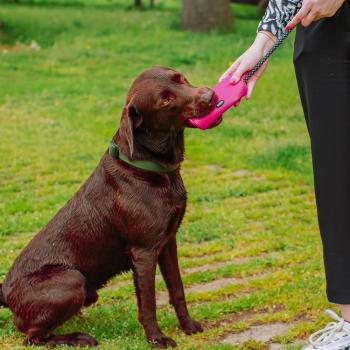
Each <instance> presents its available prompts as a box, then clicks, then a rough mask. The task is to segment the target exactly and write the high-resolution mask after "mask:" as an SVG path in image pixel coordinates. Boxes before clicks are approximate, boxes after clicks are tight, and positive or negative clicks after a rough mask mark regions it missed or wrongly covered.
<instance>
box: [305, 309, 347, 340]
mask: <svg viewBox="0 0 350 350" xmlns="http://www.w3.org/2000/svg"><path fill="white" fill-rule="evenodd" d="M325 313H326V314H327V315H328V316H329V317H331V318H333V320H334V321H333V322H330V323H328V324H327V326H326V327H324V328H323V329H320V330H319V331H317V332H315V333H313V334H312V335H311V336H310V337H309V343H310V344H311V345H312V346H314V347H317V346H322V345H325V344H327V343H328V342H330V341H331V340H332V339H333V337H334V335H335V334H336V333H337V332H340V331H341V330H344V319H342V318H340V317H339V316H338V315H337V314H336V313H335V312H334V311H332V310H326V311H325Z"/></svg>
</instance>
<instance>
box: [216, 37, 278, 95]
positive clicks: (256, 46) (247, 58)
mask: <svg viewBox="0 0 350 350" xmlns="http://www.w3.org/2000/svg"><path fill="white" fill-rule="evenodd" d="M276 41H277V38H276V37H275V36H274V35H273V34H271V33H270V32H267V31H260V32H258V34H257V36H256V39H255V41H254V43H253V44H252V46H251V47H250V48H249V49H248V50H247V51H246V52H244V53H243V55H241V56H240V57H238V58H237V59H236V61H235V62H234V63H233V64H232V65H231V67H230V68H229V69H228V70H227V71H226V72H225V73H224V74H223V75H222V76H221V78H220V80H222V79H224V78H225V77H226V76H227V75H229V74H231V75H232V78H231V81H232V82H233V83H236V82H237V81H239V80H240V79H241V77H242V75H243V74H244V73H246V72H248V71H249V70H251V69H252V68H253V67H254V66H255V65H256V64H257V63H258V62H259V61H260V59H261V58H262V57H263V56H264V55H265V53H266V52H267V51H268V50H269V49H270V48H271V47H272V46H273V45H274V43H275V42H276ZM267 63H268V61H267V62H265V63H264V65H263V66H262V67H261V68H260V69H259V70H258V71H257V72H256V73H255V74H254V75H253V76H252V77H251V78H250V79H249V80H248V82H247V85H248V93H247V97H246V98H247V99H249V98H250V97H251V95H252V93H253V89H254V86H255V83H256V81H257V80H258V79H259V78H260V76H261V74H262V73H263V72H264V70H265V68H266V66H267Z"/></svg>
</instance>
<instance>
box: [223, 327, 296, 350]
mask: <svg viewBox="0 0 350 350" xmlns="http://www.w3.org/2000/svg"><path fill="white" fill-rule="evenodd" d="M289 328H290V325H288V324H286V323H271V324H264V325H259V326H252V327H250V328H249V329H247V330H245V331H243V332H240V333H232V334H229V335H227V336H226V337H225V338H224V339H223V341H222V342H223V343H225V344H240V343H244V342H246V341H248V340H257V341H261V342H268V341H270V340H271V339H272V338H273V337H275V336H276V335H279V334H283V333H285V332H287V331H288V329H289ZM278 345H280V344H278ZM273 350H278V349H277V348H274V349H273Z"/></svg>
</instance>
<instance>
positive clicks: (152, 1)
mask: <svg viewBox="0 0 350 350" xmlns="http://www.w3.org/2000/svg"><path fill="white" fill-rule="evenodd" d="M0 1H1V0H0ZM134 4H135V7H141V5H142V0H134ZM150 5H151V7H153V6H154V0H150Z"/></svg>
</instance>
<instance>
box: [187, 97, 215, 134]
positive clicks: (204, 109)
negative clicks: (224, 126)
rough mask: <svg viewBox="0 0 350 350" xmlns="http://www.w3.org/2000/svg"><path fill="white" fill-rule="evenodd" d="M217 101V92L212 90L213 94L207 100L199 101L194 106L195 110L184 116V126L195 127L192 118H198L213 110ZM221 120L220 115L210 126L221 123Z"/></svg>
mask: <svg viewBox="0 0 350 350" xmlns="http://www.w3.org/2000/svg"><path fill="white" fill-rule="evenodd" d="M218 102H219V98H218V96H217V94H216V93H215V92H213V95H212V97H211V99H210V101H209V102H207V103H205V104H203V103H199V104H198V105H197V106H196V108H195V110H194V111H193V112H192V113H191V115H189V116H187V118H185V120H186V126H187V127H189V128H197V126H196V124H195V123H194V122H193V120H195V119H199V118H205V117H206V116H207V115H208V114H209V113H210V112H211V111H212V110H213V108H214V107H215V106H216V105H217V103H218ZM221 121H222V117H220V118H219V119H218V120H217V121H215V123H213V124H212V125H211V127H210V128H213V127H215V126H218V125H219V124H220V123H221Z"/></svg>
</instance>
